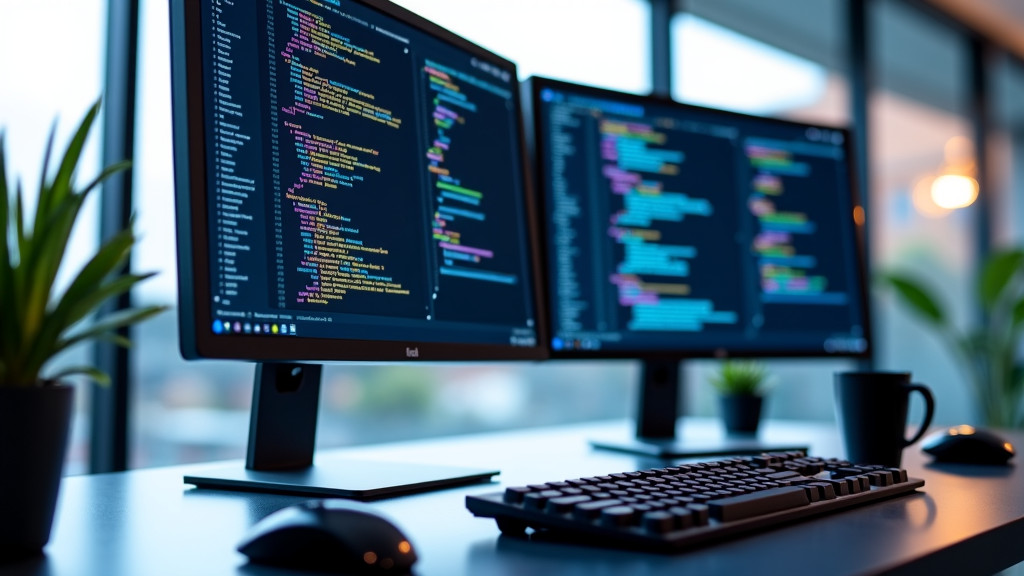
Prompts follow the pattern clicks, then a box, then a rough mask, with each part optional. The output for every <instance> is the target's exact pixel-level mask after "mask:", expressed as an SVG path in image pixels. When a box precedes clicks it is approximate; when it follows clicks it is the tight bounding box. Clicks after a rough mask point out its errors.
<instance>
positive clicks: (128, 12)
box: [89, 0, 139, 473]
mask: <svg viewBox="0 0 1024 576" xmlns="http://www.w3.org/2000/svg"><path fill="white" fill-rule="evenodd" d="M138 29H139V3H138V0H110V2H109V3H108V6H107V49H106V70H105V82H104V91H103V151H102V157H103V165H104V166H107V165H110V164H113V163H115V162H119V161H121V160H124V159H131V158H133V152H134V147H135V91H136V86H135V81H136V63H137V54H138ZM131 213H132V172H131V171H130V170H128V171H125V172H121V173H119V174H116V175H115V176H113V177H111V178H110V179H108V180H107V181H106V182H105V183H104V184H103V192H102V195H101V200H100V232H99V233H100V241H101V242H103V241H105V240H107V239H108V238H110V237H111V236H113V235H114V234H116V233H117V232H118V231H120V230H123V229H124V228H125V227H127V226H128V225H129V222H130V218H131ZM129 265H130V263H129ZM130 306H131V294H124V295H122V296H121V297H119V298H117V299H115V300H112V301H109V302H107V303H105V304H104V306H103V308H102V309H101V313H109V312H111V311H114V310H119V309H124V308H128V307H130ZM121 333H122V335H123V336H126V337H127V336H128V335H129V333H128V329H124V330H122V332H121ZM95 363H96V367H97V368H99V369H100V370H102V371H104V372H106V373H107V374H109V375H110V378H111V383H110V385H109V386H99V385H93V389H92V418H91V434H90V453H89V470H90V472H92V473H98V472H113V471H119V470H125V469H127V467H128V399H129V390H130V386H129V382H130V378H129V376H130V372H131V370H130V356H129V351H128V350H125V349H124V348H121V347H118V346H114V345H113V344H110V343H107V342H98V343H97V344H96V348H95Z"/></svg>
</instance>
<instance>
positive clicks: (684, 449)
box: [590, 436, 808, 460]
mask: <svg viewBox="0 0 1024 576" xmlns="http://www.w3.org/2000/svg"><path fill="white" fill-rule="evenodd" d="M590 445H591V446H593V447H594V448H598V449H602V450H614V451H617V452H626V453H629V454H638V455H641V456H648V457H651V458H660V459H662V460H668V459H680V458H704V457H708V456H746V455H752V454H761V453H763V452H788V451H790V450H802V451H804V452H807V450H808V447H807V446H806V445H801V444H799V443H785V442H782V443H780V442H764V441H762V440H759V439H757V438H755V437H744V436H735V437H733V436H727V437H724V438H707V439H705V438H700V439H681V438H623V439H614V440H604V439H599V440H591V441H590Z"/></svg>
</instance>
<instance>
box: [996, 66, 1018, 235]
mask: <svg viewBox="0 0 1024 576" xmlns="http://www.w3.org/2000/svg"><path fill="white" fill-rule="evenodd" d="M991 70H992V81H991V82H990V84H989V85H990V86H992V88H993V94H992V98H993V117H994V118H993V119H994V122H993V125H994V126H995V130H994V131H993V134H992V135H991V138H990V140H989V145H990V146H989V150H990V156H991V157H990V161H991V165H992V166H993V173H994V178H993V181H992V182H990V183H989V189H990V191H991V192H990V193H991V194H992V196H991V197H992V200H993V207H994V210H993V212H992V213H993V214H996V215H997V216H996V218H995V221H994V222H992V226H993V228H994V229H995V231H996V244H997V245H1000V246H1007V245H1011V244H1017V245H1020V244H1021V243H1022V242H1024V229H1022V227H1021V226H1020V223H1021V222H1024V99H1021V94H1024V63H1022V62H1021V61H1020V60H1018V59H1016V58H1012V57H1010V56H1008V55H1005V54H1004V55H1001V56H1000V57H999V59H998V62H997V64H996V66H994V67H992V69H991Z"/></svg>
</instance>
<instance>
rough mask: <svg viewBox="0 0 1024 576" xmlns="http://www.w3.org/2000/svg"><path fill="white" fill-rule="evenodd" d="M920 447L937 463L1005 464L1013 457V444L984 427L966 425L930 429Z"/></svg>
mask: <svg viewBox="0 0 1024 576" xmlns="http://www.w3.org/2000/svg"><path fill="white" fill-rule="evenodd" d="M921 449H922V450H924V451H925V452H927V453H928V454H931V455H932V456H934V457H935V461H936V462H961V463H964V464H1006V462H1007V460H1009V459H1010V458H1013V454H1014V450H1013V445H1012V444H1010V443H1009V442H1007V441H1006V440H1004V439H1003V438H1000V437H999V436H997V435H995V434H993V433H992V432H989V431H987V430H979V429H977V428H975V427H973V426H968V425H966V424H964V425H961V426H954V427H952V428H947V429H945V430H938V431H936V432H932V433H931V434H929V435H928V436H926V437H925V439H924V441H923V442H922V446H921Z"/></svg>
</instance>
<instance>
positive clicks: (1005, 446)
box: [1003, 442, 1013, 454]
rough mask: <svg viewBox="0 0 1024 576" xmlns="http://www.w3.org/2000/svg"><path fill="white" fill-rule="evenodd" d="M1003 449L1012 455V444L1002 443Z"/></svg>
mask: <svg viewBox="0 0 1024 576" xmlns="http://www.w3.org/2000/svg"><path fill="white" fill-rule="evenodd" d="M1003 448H1006V451H1007V452H1009V453H1010V454H1013V444H1010V443H1009V442H1003Z"/></svg>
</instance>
